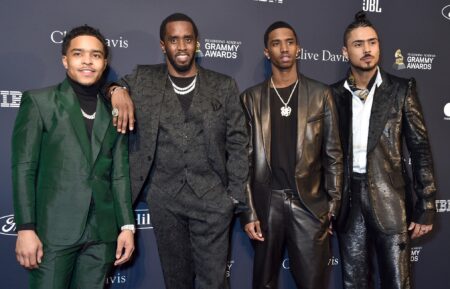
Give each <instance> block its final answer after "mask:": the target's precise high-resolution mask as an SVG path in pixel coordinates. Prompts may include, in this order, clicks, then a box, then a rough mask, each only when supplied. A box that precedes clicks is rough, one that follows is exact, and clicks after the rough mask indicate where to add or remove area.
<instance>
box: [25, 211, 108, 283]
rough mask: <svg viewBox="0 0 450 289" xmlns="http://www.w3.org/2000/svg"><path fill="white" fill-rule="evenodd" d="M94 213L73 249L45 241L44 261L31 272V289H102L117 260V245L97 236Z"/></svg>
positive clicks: (71, 246) (70, 246)
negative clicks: (101, 239) (103, 240)
mask: <svg viewBox="0 0 450 289" xmlns="http://www.w3.org/2000/svg"><path fill="white" fill-rule="evenodd" d="M96 232H97V224H96V221H95V218H94V217H93V216H92V212H91V214H90V216H89V217H88V222H87V225H86V229H85V231H84V233H83V235H82V237H81V238H80V240H78V242H76V243H75V244H73V245H69V246H62V245H53V244H51V243H49V242H46V241H43V246H44V257H43V259H42V263H41V264H39V268H37V269H33V270H30V288H31V289H69V288H70V289H102V288H104V286H105V278H106V274H107V273H108V272H109V271H110V269H111V267H112V265H113V262H114V260H115V252H116V242H108V243H105V242H102V241H100V240H99V238H98V236H97V233H96Z"/></svg>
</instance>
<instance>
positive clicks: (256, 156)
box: [241, 75, 343, 228]
mask: <svg viewBox="0 0 450 289" xmlns="http://www.w3.org/2000/svg"><path fill="white" fill-rule="evenodd" d="M269 90H270V86H269V82H268V81H264V82H263V83H261V84H259V85H256V86H254V87H252V88H249V89H247V90H246V91H245V92H244V93H243V94H242V95H241V100H242V102H243V106H244V110H245V112H246V116H247V124H248V128H249V137H250V151H249V157H250V181H249V183H248V185H247V189H246V194H247V204H248V205H249V207H250V210H248V211H247V212H245V213H243V214H242V215H241V222H242V224H244V225H245V224H247V223H249V222H252V221H256V220H259V221H260V222H261V226H262V227H263V228H264V227H265V225H266V224H267V222H266V220H267V214H268V210H269V206H270V196H271V186H270V181H271V168H270V164H271V161H270V156H271V153H270V143H271V121H270V99H269V95H270V94H269ZM296 159H297V161H296V168H295V181H296V185H297V191H298V193H299V197H300V200H301V201H302V202H303V204H304V205H305V206H306V207H307V208H308V210H309V211H310V212H311V213H312V214H313V215H314V216H316V217H317V218H318V219H319V220H320V221H328V218H326V216H327V215H328V213H331V214H333V215H335V214H337V212H338V210H339V206H340V199H341V189H342V181H343V180H342V177H343V163H342V150H341V144H340V140H339V132H338V122H337V114H336V109H335V104H334V101H333V99H332V96H331V92H330V89H329V88H328V86H326V85H324V84H322V83H320V82H317V81H315V80H312V79H309V78H307V77H305V76H303V75H299V89H298V132H297V157H296Z"/></svg>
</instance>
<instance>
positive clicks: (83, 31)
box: [61, 24, 109, 58]
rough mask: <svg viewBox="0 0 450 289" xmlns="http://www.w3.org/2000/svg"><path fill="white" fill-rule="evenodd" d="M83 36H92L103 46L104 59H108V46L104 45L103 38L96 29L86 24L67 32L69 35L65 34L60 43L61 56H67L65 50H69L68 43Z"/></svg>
mask: <svg viewBox="0 0 450 289" xmlns="http://www.w3.org/2000/svg"><path fill="white" fill-rule="evenodd" d="M85 35H86V36H93V37H95V38H97V39H98V40H99V41H100V42H101V43H102V45H103V50H104V54H105V58H108V55H109V48H108V44H107V43H106V39H105V37H104V36H103V35H102V34H101V33H100V31H99V30H98V29H95V28H93V27H91V26H89V25H86V24H85V25H83V26H78V27H75V28H73V29H72V30H70V31H69V33H67V34H66V35H65V36H64V39H63V42H62V47H61V52H62V55H66V54H67V50H68V49H69V46H70V41H72V39H74V38H76V37H78V36H85Z"/></svg>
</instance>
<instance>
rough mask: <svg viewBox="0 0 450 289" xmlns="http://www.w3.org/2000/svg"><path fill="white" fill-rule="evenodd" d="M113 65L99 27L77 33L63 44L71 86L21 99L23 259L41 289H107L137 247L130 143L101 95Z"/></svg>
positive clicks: (17, 185)
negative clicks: (111, 277)
mask: <svg viewBox="0 0 450 289" xmlns="http://www.w3.org/2000/svg"><path fill="white" fill-rule="evenodd" d="M107 58H108V47H107V45H106V41H105V38H104V37H103V36H102V35H101V34H100V32H99V31H98V30H96V29H94V28H92V27H89V26H80V27H77V28H74V29H73V30H71V31H70V32H69V33H68V34H67V35H66V36H65V38H64V41H63V44H62V62H63V65H64V67H65V68H66V71H67V77H66V79H65V80H64V81H63V82H62V83H60V84H58V85H56V86H52V87H49V88H44V89H40V90H32V91H27V92H25V93H24V94H23V96H22V102H21V106H20V110H19V113H18V115H17V119H16V123H15V127H14V132H13V138H12V147H13V150H12V172H13V173H12V175H13V194H14V212H15V220H16V224H17V230H18V237H17V243H16V255H17V260H18V261H19V263H20V264H21V265H22V266H24V267H25V268H27V269H30V288H33V289H38V288H39V289H41V288H42V289H52V288H54V289H64V288H71V289H72V288H77V289H83V288H89V289H93V288H94V289H97V288H98V289H100V288H103V287H104V280H105V276H106V274H107V272H108V271H109V269H110V268H111V266H112V264H113V263H114V264H115V265H119V264H122V263H124V262H126V261H127V260H128V259H129V258H130V256H131V254H132V252H133V250H134V236H133V233H134V217H133V212H132V209H131V193H130V179H129V170H128V148H127V136H126V135H121V134H119V133H117V132H116V130H115V129H114V127H113V126H112V123H111V115H110V108H108V107H107V105H106V104H105V103H104V102H103V97H101V96H100V97H99V92H100V88H101V86H102V81H101V80H102V76H103V72H104V71H105V69H106V67H107ZM119 231H121V232H120V233H119Z"/></svg>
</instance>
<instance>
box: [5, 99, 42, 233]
mask: <svg viewBox="0 0 450 289" xmlns="http://www.w3.org/2000/svg"><path fill="white" fill-rule="evenodd" d="M43 130H44V125H43V122H42V119H41V117H40V112H39V109H38V106H37V104H36V103H35V101H34V100H33V98H32V96H31V95H30V94H29V93H28V92H25V93H24V94H23V95H22V101H21V104H20V109H19V112H18V114H17V117H16V121H15V124H14V130H13V134H12V145H11V147H12V160H11V165H12V184H13V200H14V218H15V222H16V225H17V226H20V225H22V224H27V223H36V207H35V203H36V186H35V184H36V178H37V170H38V163H39V152H40V150H41V139H42V134H43Z"/></svg>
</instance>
